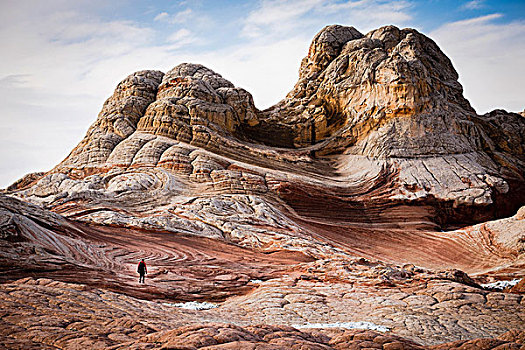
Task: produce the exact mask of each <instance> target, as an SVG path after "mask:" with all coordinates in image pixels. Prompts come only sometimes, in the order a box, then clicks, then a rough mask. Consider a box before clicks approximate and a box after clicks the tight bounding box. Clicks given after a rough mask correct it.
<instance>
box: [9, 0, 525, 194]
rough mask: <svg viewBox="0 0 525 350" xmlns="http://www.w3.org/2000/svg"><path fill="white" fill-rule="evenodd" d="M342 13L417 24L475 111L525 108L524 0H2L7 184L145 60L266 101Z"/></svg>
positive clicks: (55, 146) (360, 23) (49, 152)
mask: <svg viewBox="0 0 525 350" xmlns="http://www.w3.org/2000/svg"><path fill="white" fill-rule="evenodd" d="M334 23H337V24H343V25H352V26H354V27H356V28H357V29H358V30H360V31H361V32H363V33H366V32H367V31H369V30H371V29H374V28H377V27H380V26H382V25H387V24H394V25H397V26H399V27H412V28H416V29H418V30H419V31H421V32H423V33H425V34H426V35H428V36H430V37H432V38H433V39H434V40H435V41H436V42H437V43H438V45H439V46H440V47H441V49H442V50H443V51H444V52H445V53H446V54H447V55H448V56H449V57H450V58H451V60H452V62H453V64H454V66H455V68H456V70H457V71H458V72H459V75H460V82H461V83H462V84H463V86H464V89H465V95H466V97H467V98H468V99H469V101H470V102H471V104H472V105H473V106H474V108H475V109H476V110H477V111H478V113H485V112H487V111H489V110H492V109H494V108H504V109H507V110H510V111H521V110H523V109H524V108H525V98H524V96H525V87H524V84H523V81H525V69H524V68H523V62H525V1H523V0H521V1H493V0H472V1H451V0H428V1H415V0H401V1H393V0H352V1H348V0H260V1H224V0H218V1H205V0H194V1H147V0H142V1H137V0H126V1H106V0H104V1H103V0H90V1H84V0H77V1H69V0H16V1H12V0H0V44H1V45H2V46H1V47H2V59H1V60H0V118H1V124H0V132H1V134H2V138H1V139H0V187H5V186H7V185H9V184H10V183H12V182H13V181H14V180H16V179H17V178H19V177H21V176H22V175H24V174H25V173H28V172H31V171H45V170H49V169H51V168H52V167H53V166H54V165H56V164H57V163H58V162H60V161H61V160H62V159H63V158H64V157H65V156H66V155H67V154H68V153H69V151H70V150H71V149H72V148H73V147H74V146H75V145H76V144H77V143H78V142H79V141H80V140H81V138H82V137H83V136H84V134H85V132H86V131H87V129H88V127H89V125H90V124H91V123H93V122H94V121H95V119H96V116H97V114H98V112H99V111H100V108H101V106H102V104H103V102H104V100H105V99H106V98H107V97H109V96H110V95H111V93H112V91H113V89H114V88H115V86H116V84H117V83H118V82H119V81H120V80H122V79H123V78H124V77H125V76H127V75H128V74H130V73H132V72H134V71H136V70H141V69H159V70H162V71H167V70H169V69H171V68H172V67H174V66H175V65H177V64H179V63H182V62H195V63H202V64H204V65H206V66H208V67H209V68H212V69H213V70H215V71H217V72H218V73H220V74H222V75H223V76H224V77H225V78H227V79H229V80H230V81H232V82H233V83H234V84H235V85H237V86H240V87H243V88H245V89H247V90H248V91H250V92H251V93H252V94H253V96H254V100H255V103H256V105H257V106H258V107H260V108H264V107H268V106H270V105H272V104H274V103H276V102H278V101H279V100H280V99H281V98H283V97H284V96H285V94H286V93H287V92H288V91H289V90H290V89H291V88H292V86H293V85H294V83H295V81H296V79H297V70H298V67H299V64H300V60H301V58H302V57H304V56H305V54H306V52H307V50H308V46H309V43H310V41H311V39H312V38H313V36H314V35H315V34H316V33H317V32H318V31H319V30H320V29H321V28H322V27H324V26H325V25H328V24H334Z"/></svg>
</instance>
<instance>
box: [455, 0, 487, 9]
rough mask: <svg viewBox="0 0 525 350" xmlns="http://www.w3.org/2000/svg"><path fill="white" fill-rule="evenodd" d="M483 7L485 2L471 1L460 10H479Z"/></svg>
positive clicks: (480, 0)
mask: <svg viewBox="0 0 525 350" xmlns="http://www.w3.org/2000/svg"><path fill="white" fill-rule="evenodd" d="M483 7H485V0H472V1H468V2H466V3H465V4H463V5H462V6H461V8H462V9H465V10H479V9H482V8H483Z"/></svg>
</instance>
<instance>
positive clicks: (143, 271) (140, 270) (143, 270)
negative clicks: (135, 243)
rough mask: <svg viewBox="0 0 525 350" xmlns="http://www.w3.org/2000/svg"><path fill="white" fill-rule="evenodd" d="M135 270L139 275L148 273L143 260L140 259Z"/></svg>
mask: <svg viewBox="0 0 525 350" xmlns="http://www.w3.org/2000/svg"><path fill="white" fill-rule="evenodd" d="M137 272H138V273H140V274H141V275H144V274H146V273H148V269H147V268H146V263H145V262H144V261H141V262H140V263H139V267H137Z"/></svg>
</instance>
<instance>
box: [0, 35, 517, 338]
mask: <svg viewBox="0 0 525 350" xmlns="http://www.w3.org/2000/svg"><path fill="white" fill-rule="evenodd" d="M524 135H525V118H524V117H523V116H522V115H520V114H515V113H508V112H505V111H502V110H496V111H493V112H491V113H488V114H486V115H477V114H476V112H475V111H474V110H473V109H472V108H471V106H470V105H469V103H468V101H467V100H466V99H465V98H464V97H463V94H462V87H461V85H460V84H459V83H458V75H457V73H456V71H455V70H454V68H453V66H452V64H451V62H450V60H449V59H448V58H447V57H446V56H445V55H444V54H443V52H441V50H440V49H439V47H438V46H437V45H436V44H435V43H434V42H433V41H432V40H431V39H429V38H427V37H426V36H424V35H422V34H421V33H418V32H417V31H415V30H413V29H398V28H396V27H393V26H387V27H382V28H380V29H377V30H373V31H371V32H370V33H367V34H362V33H360V32H359V31H358V30H356V29H355V28H352V27H343V26H328V27H326V28H324V29H323V30H322V31H321V32H320V33H319V34H317V35H316V37H315V38H314V40H313V41H312V44H311V46H310V49H309V52H308V54H307V56H306V57H305V58H304V59H303V61H302V63H301V67H300V71H299V80H298V82H297V84H296V85H295V87H294V88H293V90H292V91H291V92H290V93H289V94H288V95H287V96H286V97H285V98H284V99H283V100H282V101H281V102H279V103H278V104H277V105H275V106H273V107H271V108H269V109H266V110H264V111H260V110H258V109H257V108H256V107H255V106H254V104H253V99H252V96H251V95H250V94H249V93H248V92H247V91H245V90H244V89H241V88H236V87H235V86H234V85H233V84H232V83H231V82H229V81H227V80H226V79H224V78H223V77H222V76H220V75H219V74H217V73H215V72H213V71H211V70H210V69H208V68H206V67H203V66H201V65H196V64H188V63H184V64H180V65H178V66H176V67H175V68H173V69H172V70H170V71H169V72H167V73H166V74H164V73H162V72H159V71H140V72H136V73H134V74H132V75H130V76H129V77H127V78H126V79H124V80H123V81H122V82H121V83H119V84H118V86H117V88H116V89H115V92H114V93H113V95H112V96H111V97H110V98H109V99H108V100H107V101H106V102H105V103H104V106H103V108H102V111H101V112H100V114H99V116H98V118H97V120H96V121H95V123H94V124H93V125H92V126H91V127H90V129H89V130H88V132H87V134H86V136H85V138H84V139H83V140H82V141H81V142H80V143H79V145H78V146H77V147H76V148H75V149H74V150H73V151H72V152H71V153H70V154H69V155H68V157H66V159H65V160H64V161H62V162H61V163H60V164H58V165H57V166H56V167H55V168H54V169H53V170H51V171H49V172H47V173H45V174H41V173H34V174H30V175H29V176H28V177H26V178H24V179H21V180H20V181H18V182H17V183H15V184H13V185H12V186H11V187H9V189H8V191H7V192H8V194H9V195H10V196H11V197H18V198H19V199H22V200H25V201H28V202H32V203H35V204H39V205H41V206H43V207H44V208H45V209H46V210H51V211H52V212H53V213H51V212H49V211H44V210H43V209H42V208H38V207H36V206H30V205H28V206H26V207H24V204H23V203H22V202H18V201H16V200H15V199H13V198H7V197H0V228H1V230H2V241H1V243H2V244H3V247H4V248H3V249H2V252H1V254H0V263H1V266H0V267H2V268H3V269H4V270H5V271H10V272H11V274H12V275H13V276H16V277H25V276H26V275H27V271H35V270H38V266H41V267H45V268H44V270H43V271H42V272H41V273H39V276H44V277H48V278H53V279H58V280H62V281H66V282H74V281H75V278H77V277H78V276H82V278H84V277H85V282H86V283H88V284H90V285H93V286H96V287H101V286H102V287H104V288H108V289H111V290H114V291H119V292H123V293H127V294H131V295H134V296H137V297H149V298H161V299H162V298H165V299H177V300H214V301H217V300H218V301H224V300H227V302H226V303H225V304H224V305H223V306H221V308H220V310H219V311H218V313H217V314H213V315H212V316H210V317H211V318H210V319H213V320H219V319H224V317H226V316H225V315H228V317H229V316H232V315H233V316H232V317H234V318H235V319H236V320H237V321H238V323H239V324H250V323H249V321H248V320H251V321H250V322H253V320H255V319H257V320H258V322H259V323H279V324H288V323H290V322H292V320H297V322H299V321H300V322H303V323H304V322H328V321H329V320H330V319H331V318H332V317H333V315H334V313H335V314H337V315H339V316H337V317H338V318H337V321H340V322H344V321H345V317H347V318H348V319H350V318H354V319H355V318H356V317H357V318H363V317H365V316H364V315H369V314H370V315H372V314H374V312H376V311H377V310H375V308H376V307H377V305H376V304H377V303H376V301H377V300H383V301H382V303H383V302H384V304H381V305H382V306H381V307H383V306H385V305H386V306H388V305H389V306H393V307H394V306H395V307H396V308H397V309H396V310H397V311H396V312H397V314H396V315H397V316H396V317H398V318H394V319H392V322H391V326H392V327H393V329H395V330H396V332H397V334H398V335H404V336H408V337H409V338H410V339H412V340H416V341H418V342H423V343H424V344H431V343H438V342H443V341H450V340H459V339H463V338H465V337H467V335H468V336H469V337H474V335H475V336H476V337H478V336H479V337H483V336H490V337H495V336H497V335H499V334H500V333H503V331H505V330H509V329H511V328H513V327H515V326H516V325H519V324H522V322H521V320H522V319H523V315H524V313H523V309H522V308H523V301H521V297H520V298H517V299H516V298H514V299H513V297H507V296H504V295H503V294H502V293H499V294H498V293H492V292H490V293H489V292H488V291H486V290H485V291H483V290H481V289H479V286H477V285H476V283H474V281H472V280H471V279H470V278H468V276H466V275H464V274H463V273H461V272H459V271H452V272H451V271H450V269H462V270H464V271H466V272H468V273H470V274H473V275H474V276H476V278H477V279H478V280H479V281H489V280H491V279H492V278H515V277H521V276H523V274H524V272H523V266H525V255H524V252H525V245H524V242H525V238H524V236H523V232H525V227H524V225H525V220H523V215H521V214H518V215H515V216H513V215H514V214H515V213H516V212H517V210H518V209H519V208H520V206H523V205H524V204H525V152H524V151H525V149H524V145H525V136H524ZM521 211H523V209H522V210H521ZM94 256H95V257H96V258H93V257H94ZM139 256H143V257H147V258H148V261H149V262H151V265H152V266H156V268H157V270H156V272H155V274H153V275H152V276H151V278H152V280H153V281H154V283H155V287H151V288H149V287H148V288H146V289H139V290H137V288H136V286H135V285H134V284H133V283H134V282H133V279H132V278H131V277H130V276H129V275H130V274H131V273H133V272H134V270H133V269H134V264H135V260H136V258H137V257H139ZM359 257H362V258H359ZM406 263H411V264H414V265H417V266H418V267H416V266H413V265H405V264H406ZM16 266H18V267H17V268H15V267H16ZM92 269H94V270H96V271H98V273H100V274H101V276H102V277H100V278H101V279H102V280H103V281H104V282H103V283H102V282H100V279H96V278H93V277H92V273H91V271H92ZM108 270H111V271H112V272H111V273H108ZM443 270H449V271H443ZM303 277H304V278H303ZM6 278H7V277H6ZM259 279H261V280H269V281H270V282H268V283H266V284H264V286H261V287H258V286H257V285H256V283H254V282H252V281H254V280H259ZM33 283H36V284H39V283H43V284H46V283H47V282H46V281H44V282H32V281H29V282H28V281H25V282H20V284H21V286H20V287H16V288H21V289H24V288H26V287H27V286H25V284H28V285H32V284H33ZM174 284H176V285H177V288H175V289H173V285H174ZM349 285H350V286H352V287H350V288H351V289H352V288H353V290H354V292H355V293H357V294H356V295H353V294H352V295H350V294H351V293H350V294H349V295H348V298H347V299H345V300H343V301H341V298H343V299H344V298H346V297H344V295H346V292H345V290H346V289H347V288H349V287H348V286H349ZM467 286H468V287H467ZM62 287H63V288H66V289H67V288H70V287H68V286H62ZM62 287H60V288H62ZM328 287H330V288H331V289H330V288H329V289H330V290H332V291H333V292H329V293H328V292H326V290H327V288H328ZM27 288H31V287H27ZM415 291H416V292H415ZM247 293H251V294H247ZM244 294H245V295H244ZM277 294H278V295H279V296H276V295H277ZM490 294H494V295H491V296H489V295H490ZM238 295H244V296H241V297H239V296H238ZM308 295H310V296H312V295H313V296H317V297H319V298H320V299H319V298H317V299H316V298H314V299H312V300H310V299H308V298H306V297H305V296H308ZM358 295H368V296H371V297H370V298H372V299H370V300H368V299H367V300H368V301H367V302H364V301H363V300H361V301H360V300H359V299H360V298H359V297H358ZM400 295H403V297H400ZM502 295H503V296H502ZM398 297H399V298H398ZM239 298H240V299H239ZM301 298H303V299H301ZM304 298H306V299H308V300H306V299H304ZM374 298H375V299H374ZM396 298H397V299H396ZM507 298H509V299H508V300H510V301H509V304H505V303H504V302H503V300H505V301H507ZM361 299H362V298H361ZM405 299H406V300H407V301H402V300H405ZM464 300H468V301H469V302H468V303H463V301H464ZM500 301H501V302H500ZM359 302H361V304H359ZM447 302H448V304H447ZM375 303H376V304H375ZM442 303H444V304H442ZM287 304H291V305H292V304H293V307H292V306H290V310H295V311H293V312H294V314H292V311H290V312H288V311H289V310H288V309H286V310H285V308H284V305H287ZM416 304H417V305H419V306H420V307H422V308H424V311H425V316H421V314H417V315H416V314H415V313H417V312H419V311H417V310H416V311H417V312H416V311H414V310H415V309H414V307H413V306H414V305H416ZM467 304H468V305H471V304H472V305H474V306H472V307H470V306H469V307H465V308H462V309H461V312H459V311H458V312H456V311H457V310H455V308H456V306H457V305H467ZM276 305H277V306H276ZM326 305H328V306H326ZM356 305H361V306H362V307H361V308H355V306H356ZM434 305H440V306H439V307H437V306H436V307H434ZM451 305H456V306H451ZM495 305H496V306H498V308H499V309H498V310H499V311H497V312H496V311H494V309H493V307H494V306H495ZM502 305H506V306H505V307H508V308H512V310H518V309H519V310H518V311H516V312H511V311H509V310H510V309H509V310H507V309H505V308H504V307H503V306H502ZM240 306H242V307H241V308H240ZM324 308H328V309H326V310H325V309H324ZM516 308H518V309H516ZM240 309H242V310H241V311H239V310H240ZM277 309H279V310H277ZM349 309H352V310H353V309H356V310H355V312H354V313H352V314H351V315H350V314H349V313H345V312H346V311H345V312H343V311H344V310H349ZM357 309H359V310H357ZM452 309H454V310H452ZM243 310H244V311H243ZM250 310H252V311H250ZM253 310H255V311H253ZM296 310H302V311H301V312H299V313H298V312H297V311H296ZM322 310H324V311H322ZM327 310H328V311H327ZM374 310H375V311H374ZM418 310H419V309H418ZM458 310H459V309H458ZM465 310H466V311H465ZM321 311H322V312H321ZM383 311H385V313H384V314H383V313H381V312H376V313H375V314H374V315H376V316H373V317H372V316H371V317H370V320H372V319H373V320H372V321H374V322H380V320H382V319H384V318H385V317H386V316H387V315H388V314H391V312H393V311H392V310H390V309H389V310H386V309H385V310H383ZM319 312H321V316H319V317H318V316H316V315H318V313H319ZM260 315H265V316H264V317H260ZM294 315H295V316H294ZM345 315H346V316H345ZM465 315H467V316H465ZM186 316H187V319H188V320H191V322H197V323H198V322H207V321H209V319H208V318H206V317H200V316H199V317H196V316H195V315H190V316H188V315H186ZM186 316H185V317H186ZM194 316H195V317H194ZM155 317H161V316H159V315H158V314H157V316H155ZM367 317H368V316H367ZM407 317H408V318H411V319H412V317H416V318H418V319H419V318H421V317H423V319H424V320H423V319H422V321H420V323H421V327H420V328H418V327H412V326H410V325H407V323H403V322H404V319H405V318H407ZM487 318H489V319H497V322H498V326H497V327H493V328H490V327H489V328H490V329H489V328H484V326H483V325H486V324H487ZM465 319H468V320H471V319H474V321H472V323H469V324H468V325H467V324H465V326H464V328H462V329H456V328H454V326H453V325H454V324H457V323H458V320H459V321H464V320H465ZM186 321H187V320H186V319H185V321H184V322H186ZM449 321H450V322H449ZM188 322H189V321H188ZM294 322H295V321H294ZM469 322H470V321H469ZM462 324H463V323H462ZM181 325H182V324H181ZM13 327H15V326H13ZM17 327H18V326H17ZM163 327H164V328H163ZM217 327H218V328H220V327H222V326H217ZM15 328H16V327H15ZM518 328H519V327H518ZM158 329H165V325H162V327H161V326H159V327H158ZM436 329H443V331H441V333H440V334H439V335H435V334H431V333H432V332H433V331H432V330H436ZM194 331H195V332H197V330H194ZM237 331H239V332H244V333H246V334H248V333H249V330H245V329H238V330H237ZM192 332H193V331H192ZM146 333H147V332H146ZM146 333H145V334H146ZM150 333H151V332H150ZM190 333H191V332H190ZM244 333H243V334H244ZM250 334H251V333H250ZM301 336H303V335H301ZM304 336H305V337H306V335H304ZM325 337H328V336H327V335H325ZM433 337H434V338H433ZM323 339H325V340H326V342H325V343H326V344H328V343H327V342H328V341H329V338H323ZM143 340H144V339H143ZM130 341H131V340H130ZM502 341H503V340H502ZM108 342H109V343H111V342H110V341H109V340H108ZM109 343H108V344H109ZM111 344H113V345H115V344H114V343H111ZM323 344H324V343H323ZM459 345H460V344H458V346H459ZM137 346H139V345H137ZM327 346H328V345H327ZM414 346H415V345H414ZM451 346H452V345H451Z"/></svg>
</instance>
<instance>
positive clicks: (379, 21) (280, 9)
mask: <svg viewBox="0 0 525 350" xmlns="http://www.w3.org/2000/svg"><path fill="white" fill-rule="evenodd" d="M411 7H412V5H411V3H410V2H409V1H403V0H401V1H384V0H359V1H343V2H341V1H336V0H328V1H327V0H263V1H261V2H260V5H259V6H258V7H257V8H256V9H255V10H253V11H252V12H250V14H249V15H248V17H247V18H246V20H245V21H244V26H243V29H242V32H241V33H242V35H244V36H245V37H247V38H263V37H264V38H269V37H272V36H281V37H282V36H286V35H288V34H290V33H297V32H300V31H301V30H302V29H304V28H311V27H317V28H320V27H323V26H324V25H326V24H333V23H334V21H338V22H339V23H340V24H347V25H352V26H354V27H356V28H359V29H360V30H369V29H372V28H374V27H376V26H379V25H385V24H397V25H399V24H403V23H406V22H407V21H408V20H410V19H411V15H410V14H409V13H408V11H409V10H410V8H411Z"/></svg>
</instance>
